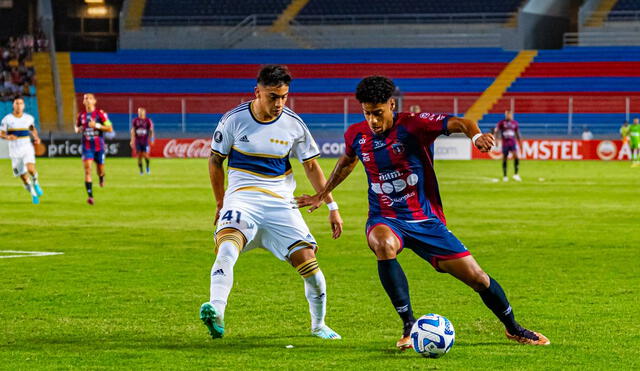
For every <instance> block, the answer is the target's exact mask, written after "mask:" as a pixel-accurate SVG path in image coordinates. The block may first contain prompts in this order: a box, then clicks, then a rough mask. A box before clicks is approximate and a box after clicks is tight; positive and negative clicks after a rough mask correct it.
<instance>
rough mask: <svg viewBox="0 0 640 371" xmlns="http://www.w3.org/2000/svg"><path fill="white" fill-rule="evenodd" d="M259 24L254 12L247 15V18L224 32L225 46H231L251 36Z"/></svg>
mask: <svg viewBox="0 0 640 371" xmlns="http://www.w3.org/2000/svg"><path fill="white" fill-rule="evenodd" d="M257 24H258V20H257V18H256V16H255V15H253V14H252V15H250V16H247V17H246V18H245V19H243V20H242V21H240V23H238V24H237V25H235V26H234V27H233V28H231V29H230V30H228V31H226V32H225V33H224V34H222V39H223V40H224V47H225V48H231V47H233V46H234V45H235V44H237V43H239V42H241V41H242V40H244V39H245V38H247V37H249V36H251V35H252V34H253V33H254V32H255V30H256V25H257Z"/></svg>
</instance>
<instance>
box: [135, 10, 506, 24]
mask: <svg viewBox="0 0 640 371" xmlns="http://www.w3.org/2000/svg"><path fill="white" fill-rule="evenodd" d="M515 15H516V13H513V12H510V13H425V14H345V15H298V16H297V17H296V18H295V20H296V21H297V22H298V23H300V24H305V25H312V24H313V25H363V24H365V25H366V24H449V23H456V24H460V23H482V24H494V23H505V22H507V21H508V20H509V19H511V18H512V17H514V16H515ZM250 16H253V17H254V18H255V20H256V24H257V25H260V26H266V25H271V24H272V23H273V22H274V21H275V20H276V19H277V18H278V14H251V15H250ZM246 17H247V16H244V15H239V16H214V15H206V16H143V17H142V20H141V24H142V25H143V26H155V27H162V26H235V25H237V24H238V23H240V22H242V21H243V20H244V19H245V18H246Z"/></svg>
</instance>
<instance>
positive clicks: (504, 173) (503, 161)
mask: <svg viewBox="0 0 640 371" xmlns="http://www.w3.org/2000/svg"><path fill="white" fill-rule="evenodd" d="M502 176H507V160H506V159H505V160H502Z"/></svg>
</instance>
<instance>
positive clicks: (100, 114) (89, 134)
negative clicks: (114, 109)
mask: <svg viewBox="0 0 640 371" xmlns="http://www.w3.org/2000/svg"><path fill="white" fill-rule="evenodd" d="M92 120H93V121H95V122H96V124H101V125H104V124H105V123H106V122H107V121H109V117H108V116H107V113H106V112H104V111H103V110H99V109H97V110H94V111H93V112H87V111H83V112H80V114H78V119H77V120H76V126H77V127H80V128H82V147H83V148H84V149H86V150H92V151H102V150H104V138H103V137H102V130H97V129H94V128H90V127H89V122H91V121H92Z"/></svg>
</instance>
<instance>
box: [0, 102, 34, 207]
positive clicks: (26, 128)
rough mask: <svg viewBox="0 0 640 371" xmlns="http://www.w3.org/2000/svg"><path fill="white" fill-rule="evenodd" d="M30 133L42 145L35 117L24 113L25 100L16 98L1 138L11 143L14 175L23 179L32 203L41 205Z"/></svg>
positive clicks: (7, 116)
mask: <svg viewBox="0 0 640 371" xmlns="http://www.w3.org/2000/svg"><path fill="white" fill-rule="evenodd" d="M29 133H31V135H32V136H33V141H34V143H36V144H40V137H38V130H37V129H36V126H35V121H34V119H33V116H31V115H30V114H28V113H26V112H24V99H23V98H16V99H14V100H13V112H12V113H10V114H8V115H6V116H5V117H4V118H3V119H2V122H1V123H0V138H2V139H5V140H8V141H9V157H11V167H12V168H13V175H14V176H17V177H18V176H19V177H20V179H22V183H24V188H25V189H26V190H27V191H28V192H29V193H30V194H31V201H32V202H33V203H34V204H39V203H40V196H42V188H41V187H40V183H39V182H38V171H36V155H35V151H34V149H33V144H31V138H30V137H29ZM29 177H31V179H29Z"/></svg>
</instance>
